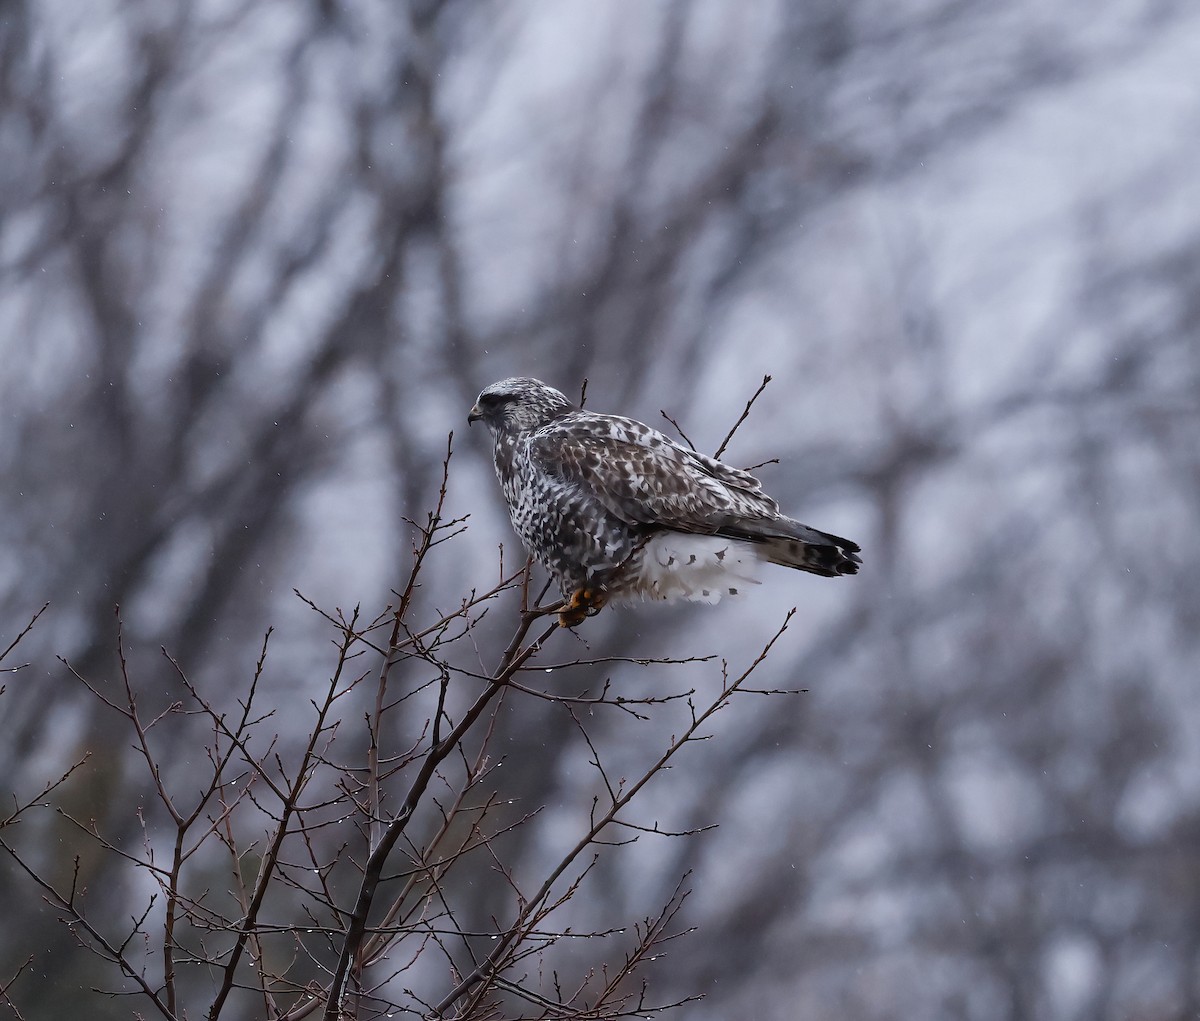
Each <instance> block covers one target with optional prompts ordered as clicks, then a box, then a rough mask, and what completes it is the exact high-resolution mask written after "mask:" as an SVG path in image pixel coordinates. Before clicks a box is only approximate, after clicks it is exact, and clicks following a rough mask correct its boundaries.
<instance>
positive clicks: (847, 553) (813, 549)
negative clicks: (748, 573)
mask: <svg viewBox="0 0 1200 1021" xmlns="http://www.w3.org/2000/svg"><path fill="white" fill-rule="evenodd" d="M718 534H721V535H729V536H735V537H737V538H739V539H748V540H749V541H750V542H753V543H754V544H755V552H757V554H758V556H759V557H760V558H761V559H762V560H765V561H767V563H770V564H781V565H782V566H784V567H794V568H795V569H796V570H798V571H809V572H810V573H812V574H820V575H822V576H824V577H826V578H836V577H838V576H839V575H842V574H858V566H859V564H861V563H862V559H861V558H860V557H859V555H858V554H859V553H860V552H861V551H860V550H859V548H858V543H855V542H851V541H850V540H849V539H843V538H842V537H841V536H838V535H830V534H829V533H828V532H819V531H817V530H816V529H815V528H809V527H808V525H802V524H800V522H799V521H793V520H792V519H791V518H785V517H778V518H776V519H775V520H774V521H739V522H738V523H737V524H736V525H734V526H732V527H730V528H723V529H721V531H720V533H718Z"/></svg>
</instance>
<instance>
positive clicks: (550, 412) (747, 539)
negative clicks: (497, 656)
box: [468, 376, 861, 627]
mask: <svg viewBox="0 0 1200 1021" xmlns="http://www.w3.org/2000/svg"><path fill="white" fill-rule="evenodd" d="M480 420H482V421H483V422H484V423H486V425H487V427H488V428H489V429H490V430H491V433H492V436H493V438H494V440H495V459H496V475H497V476H498V477H499V479H500V484H501V485H502V486H503V487H504V497H505V499H506V500H507V501H508V509H509V513H510V514H511V515H512V523H513V527H514V528H515V529H516V530H517V534H518V535H519V536H520V537H521V540H522V541H523V542H524V543H525V546H526V548H527V549H528V550H529V552H530V553H532V554H533V555H534V556H535V557H537V559H538V560H540V561H541V562H542V563H543V564H545V565H546V567H547V568H548V569H549V570H550V572H551V574H553V575H554V577H555V580H557V582H558V583H559V585H560V586H561V588H562V592H563V596H564V597H565V598H566V599H567V600H568V602H567V605H566V607H565V608H564V609H563V610H562V612H561V613H560V614H559V619H560V622H561V623H562V624H563V626H564V627H574V626H575V625H576V624H578V623H580V621H582V620H583V619H584V617H586V616H590V615H591V614H594V613H597V612H599V610H600V607H602V606H603V605H604V604H605V602H607V601H608V600H610V599H622V600H627V599H632V598H636V597H643V598H647V599H660V600H673V599H678V598H682V599H691V600H696V601H699V602H706V603H715V602H717V601H718V600H720V599H721V597H722V596H726V595H737V594H739V593H740V592H741V591H742V590H743V588H744V587H745V586H746V585H747V584H757V583H756V582H755V579H754V574H755V571H754V568H755V566H756V564H757V563H758V562H760V561H766V562H767V563H771V564H782V565H783V566H784V567H794V568H796V569H798V570H801V571H810V572H812V573H813V574H820V575H824V576H826V577H836V576H837V575H841V574H854V573H856V572H857V571H858V565H859V564H860V563H861V561H860V560H859V557H858V553H859V548H858V546H857V545H856V544H855V543H853V542H851V541H850V540H849V539H841V538H839V537H838V536H836V535H829V534H827V533H825V532H818V531H817V530H816V529H815V528H809V527H808V526H807V525H802V524H800V522H799V521H793V520H792V519H791V518H788V517H784V516H783V515H782V514H780V513H779V505H778V504H777V503H776V502H775V501H774V500H772V499H771V498H770V497H769V496H767V495H766V494H765V493H764V492H763V491H762V486H761V485H760V484H759V482H758V479H756V478H755V477H754V476H753V475H750V474H749V473H747V472H744V471H741V470H740V469H738V468H732V467H730V466H729V465H727V464H722V463H721V462H720V461H717V460H714V459H713V458H711V457H706V456H705V455H704V454H700V453H697V452H696V451H694V450H689V449H687V448H686V447H682V446H680V445H679V444H678V443H676V442H674V441H673V440H672V439H670V438H669V437H667V436H665V435H663V434H662V433H661V432H659V431H658V430H657V429H651V428H650V427H649V426H648V425H643V424H642V423H641V422H635V421H633V420H632V419H629V418H619V417H617V416H615V415H598V414H594V413H593V412H590V411H581V410H579V409H577V408H576V407H575V406H574V405H572V404H571V402H570V401H569V400H567V398H566V397H564V396H563V395H562V394H561V393H559V392H558V391H557V390H555V389H554V388H553V387H549V386H546V384H545V383H542V382H541V381H539V380H536V379H530V378H528V377H523V376H522V377H516V378H513V379H505V380H501V381H500V382H499V383H493V384H492V385H491V386H489V387H488V388H487V389H486V390H484V391H483V393H481V394H480V395H479V400H478V402H477V403H476V404H475V407H473V408H472V409H471V413H470V415H469V416H468V421H469V422H475V421H480Z"/></svg>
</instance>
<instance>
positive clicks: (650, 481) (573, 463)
mask: <svg viewBox="0 0 1200 1021" xmlns="http://www.w3.org/2000/svg"><path fill="white" fill-rule="evenodd" d="M529 454H530V457H531V458H532V459H533V461H534V462H535V463H536V464H537V466H538V467H539V468H540V469H541V470H542V471H544V472H546V473H547V474H548V475H550V476H552V477H554V478H557V479H561V480H562V481H563V482H566V483H568V484H569V485H572V486H574V487H576V488H578V489H579V490H580V491H582V492H583V493H585V494H587V495H588V496H590V497H592V498H594V499H595V500H597V501H598V502H599V503H600V504H601V505H603V506H604V507H605V509H606V510H608V511H609V512H610V513H611V514H614V515H616V516H617V517H618V518H620V519H621V520H622V521H624V522H626V523H627V524H630V525H657V526H659V527H662V528H670V529H674V530H676V531H680V532H700V533H705V534H711V533H714V532H716V531H718V530H719V529H722V528H726V527H728V526H730V525H732V524H736V523H738V522H743V521H745V520H746V519H749V520H752V521H770V520H774V519H775V518H776V517H778V515H779V507H778V505H777V504H776V503H775V501H774V500H772V499H771V498H770V497H769V496H767V495H766V494H765V493H764V492H763V491H762V486H761V485H760V484H759V482H758V479H756V478H755V477H754V476H753V475H751V474H749V473H748V472H744V471H741V470H739V469H737V468H732V467H730V466H729V465H727V464H722V463H721V462H720V461H716V460H713V458H711V457H706V456H705V455H704V454H700V453H697V452H696V451H693V450H687V449H686V448H684V447H681V446H679V445H678V444H677V443H675V442H674V441H672V440H671V439H670V438H669V437H668V436H665V435H663V434H662V433H661V432H659V431H658V430H657V429H651V428H650V427H649V426H647V425H643V424H642V423H641V422H635V421H633V419H629V418H620V417H618V416H616V415H597V414H592V413H590V412H586V411H580V412H575V413H573V414H570V415H564V416H563V417H562V418H558V419H555V420H554V421H553V422H550V423H549V424H547V425H545V426H543V427H542V428H541V429H539V430H538V431H537V432H536V433H535V434H534V435H533V436H531V437H530V439H529Z"/></svg>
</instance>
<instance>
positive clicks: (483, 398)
mask: <svg viewBox="0 0 1200 1021" xmlns="http://www.w3.org/2000/svg"><path fill="white" fill-rule="evenodd" d="M574 410H575V406H574V405H573V404H572V403H571V402H570V401H569V400H567V398H566V397H564V396H563V395H562V394H561V393H559V392H558V391H557V390H555V389H554V387H552V386H547V385H546V384H545V383H543V382H542V381H541V380H540V379H533V378H532V377H530V376H513V377H511V378H509V379H502V380H500V382H499V383H493V384H492V385H491V386H489V387H488V388H487V389H485V390H484V391H483V393H481V394H480V395H479V400H477V401H476V402H475V407H473V408H472V409H471V413H470V414H469V415H468V416H467V422H478V421H482V422H483V423H484V425H486V426H487V427H488V428H489V429H490V430H491V431H492V434H493V435H499V434H500V433H510V434H513V433H520V432H525V431H527V430H529V429H536V428H537V427H538V426H540V425H545V424H546V423H547V422H550V421H553V420H554V419H556V418H558V417H559V416H560V415H565V414H567V413H568V412H570V411H574Z"/></svg>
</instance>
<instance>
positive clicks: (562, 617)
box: [558, 585, 608, 627]
mask: <svg viewBox="0 0 1200 1021" xmlns="http://www.w3.org/2000/svg"><path fill="white" fill-rule="evenodd" d="M606 602H608V590H607V589H605V588H601V587H599V586H597V587H596V588H589V587H588V586H587V585H583V586H581V587H580V588H577V589H576V590H575V591H574V592H573V593H572V594H571V598H570V599H569V600H568V601H567V605H566V606H564V607H563V608H562V609H561V610H559V612H558V623H559V626H560V627H578V626H579V625H580V624H582V623H583V622H584V621H585V620H586V619H587V618H588V617H594V616H596V614H598V613H599V612H600V611H601V610H602V609H604V604H605V603H606Z"/></svg>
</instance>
